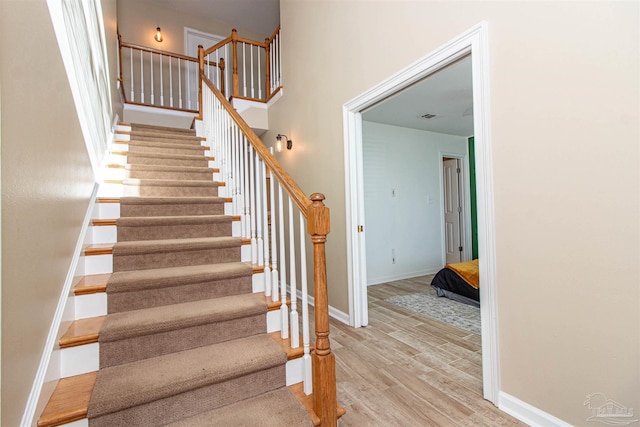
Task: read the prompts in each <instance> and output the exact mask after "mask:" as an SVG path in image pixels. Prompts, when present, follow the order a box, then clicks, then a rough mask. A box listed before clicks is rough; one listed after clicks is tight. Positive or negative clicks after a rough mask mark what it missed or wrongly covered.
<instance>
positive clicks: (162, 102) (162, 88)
mask: <svg viewBox="0 0 640 427" xmlns="http://www.w3.org/2000/svg"><path fill="white" fill-rule="evenodd" d="M169 59H171V57H169ZM160 105H162V106H164V80H163V78H162V54H160Z"/></svg>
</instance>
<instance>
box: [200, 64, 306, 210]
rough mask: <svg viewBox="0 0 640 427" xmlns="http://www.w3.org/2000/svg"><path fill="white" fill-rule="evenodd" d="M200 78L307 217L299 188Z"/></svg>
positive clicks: (257, 138) (211, 84)
mask: <svg viewBox="0 0 640 427" xmlns="http://www.w3.org/2000/svg"><path fill="white" fill-rule="evenodd" d="M200 78H201V79H202V82H203V84H206V85H207V86H208V87H209V89H211V91H212V92H213V94H214V95H215V96H216V98H218V100H219V101H220V103H221V104H222V105H223V106H224V107H225V109H226V110H227V112H228V113H229V115H230V116H231V118H232V119H233V121H234V122H235V124H236V125H237V126H238V128H240V130H241V131H242V132H243V133H244V135H245V136H246V137H247V141H249V143H250V144H251V145H252V146H253V148H254V149H255V150H256V152H258V154H259V155H260V157H261V158H262V160H263V161H264V163H265V165H266V166H267V168H269V170H271V173H273V174H274V175H275V177H276V178H277V179H278V181H279V182H280V183H281V185H282V187H283V188H284V189H285V190H286V191H287V193H289V195H290V196H291V199H292V200H293V201H294V203H295V204H296V206H298V209H300V211H301V212H302V214H303V215H304V216H305V218H306V217H307V214H308V212H307V209H308V208H309V206H311V203H312V201H311V199H309V198H308V197H307V196H306V194H305V193H303V192H302V190H301V189H300V187H298V185H297V184H296V183H295V181H294V180H293V178H291V176H290V175H289V174H288V173H287V172H286V171H285V170H284V169H283V168H282V166H280V163H278V161H277V160H276V158H275V157H274V156H273V154H271V153H270V152H269V150H268V149H267V147H265V146H264V144H263V143H262V141H261V140H260V138H259V137H258V135H256V133H255V132H254V131H253V129H251V128H250V127H249V125H248V124H247V123H246V122H245V121H244V119H243V118H242V117H240V114H238V112H237V111H236V110H235V108H233V106H232V105H231V103H230V102H229V101H228V100H227V99H226V98H225V97H224V95H223V94H222V93H221V92H220V91H219V90H218V89H217V88H216V87H215V85H214V84H213V83H212V82H211V80H209V79H208V78H207V76H205V75H204V74H200Z"/></svg>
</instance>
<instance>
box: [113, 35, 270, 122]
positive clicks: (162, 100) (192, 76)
mask: <svg viewBox="0 0 640 427" xmlns="http://www.w3.org/2000/svg"><path fill="white" fill-rule="evenodd" d="M118 51H119V54H118V69H119V78H118V83H119V86H120V93H121V95H122V97H123V100H124V102H125V103H127V104H137V105H147V106H154V107H160V108H170V109H174V110H184V111H189V112H193V113H199V111H200V92H199V72H200V71H199V60H198V58H195V57H192V56H188V55H182V54H179V53H173V52H166V51H162V50H158V49H153V48H150V47H145V46H139V45H136V44H132V43H127V42H123V41H122V38H121V36H120V35H118ZM204 55H205V60H204V74H205V76H206V77H207V78H208V79H209V80H210V81H211V82H213V84H214V85H215V86H216V87H217V88H218V90H220V92H222V93H223V94H224V96H225V97H226V98H227V99H231V98H241V99H248V100H252V101H258V102H267V101H268V100H269V99H271V97H272V96H273V95H274V94H275V93H276V92H277V91H278V90H280V88H281V86H282V83H281V77H280V75H281V74H280V63H281V61H280V27H278V28H277V29H276V30H275V31H274V32H273V34H272V35H271V37H268V38H266V39H265V41H264V42H257V41H253V40H249V39H244V38H240V37H238V32H237V31H236V30H235V29H234V30H232V31H231V35H230V36H229V37H227V38H225V39H223V40H221V41H220V42H219V43H217V44H215V45H214V46H211V47H210V48H208V49H206V50H205V51H204Z"/></svg>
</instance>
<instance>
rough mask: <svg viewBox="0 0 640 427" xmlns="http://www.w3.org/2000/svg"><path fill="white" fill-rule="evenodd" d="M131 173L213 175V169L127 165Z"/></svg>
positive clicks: (126, 167)
mask: <svg viewBox="0 0 640 427" xmlns="http://www.w3.org/2000/svg"><path fill="white" fill-rule="evenodd" d="M124 168H125V169H126V170H129V171H136V170H139V171H159V172H207V173H213V169H212V168H209V167H206V166H172V165H125V167H124Z"/></svg>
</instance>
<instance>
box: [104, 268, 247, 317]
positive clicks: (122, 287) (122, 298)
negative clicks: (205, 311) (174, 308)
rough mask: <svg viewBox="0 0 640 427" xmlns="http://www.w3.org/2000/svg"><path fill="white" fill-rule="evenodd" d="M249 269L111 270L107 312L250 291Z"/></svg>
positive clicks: (108, 284)
mask: <svg viewBox="0 0 640 427" xmlns="http://www.w3.org/2000/svg"><path fill="white" fill-rule="evenodd" d="M252 275H253V272H252V268H251V266H250V265H248V264H246V263H241V262H236V263H225V264H219V265H213V264H211V265H203V266H191V267H174V268H163V269H156V270H139V271H136V270H134V271H121V272H116V273H113V274H112V275H111V277H110V279H109V281H108V283H107V295H108V299H109V304H108V305H107V309H108V313H117V312H121V311H129V310H140V309H143V308H149V307H158V306H162V305H170V304H178V303H184V302H190V301H197V300H201V299H211V298H219V297H226V296H230V295H240V294H245V293H251V292H252Z"/></svg>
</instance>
